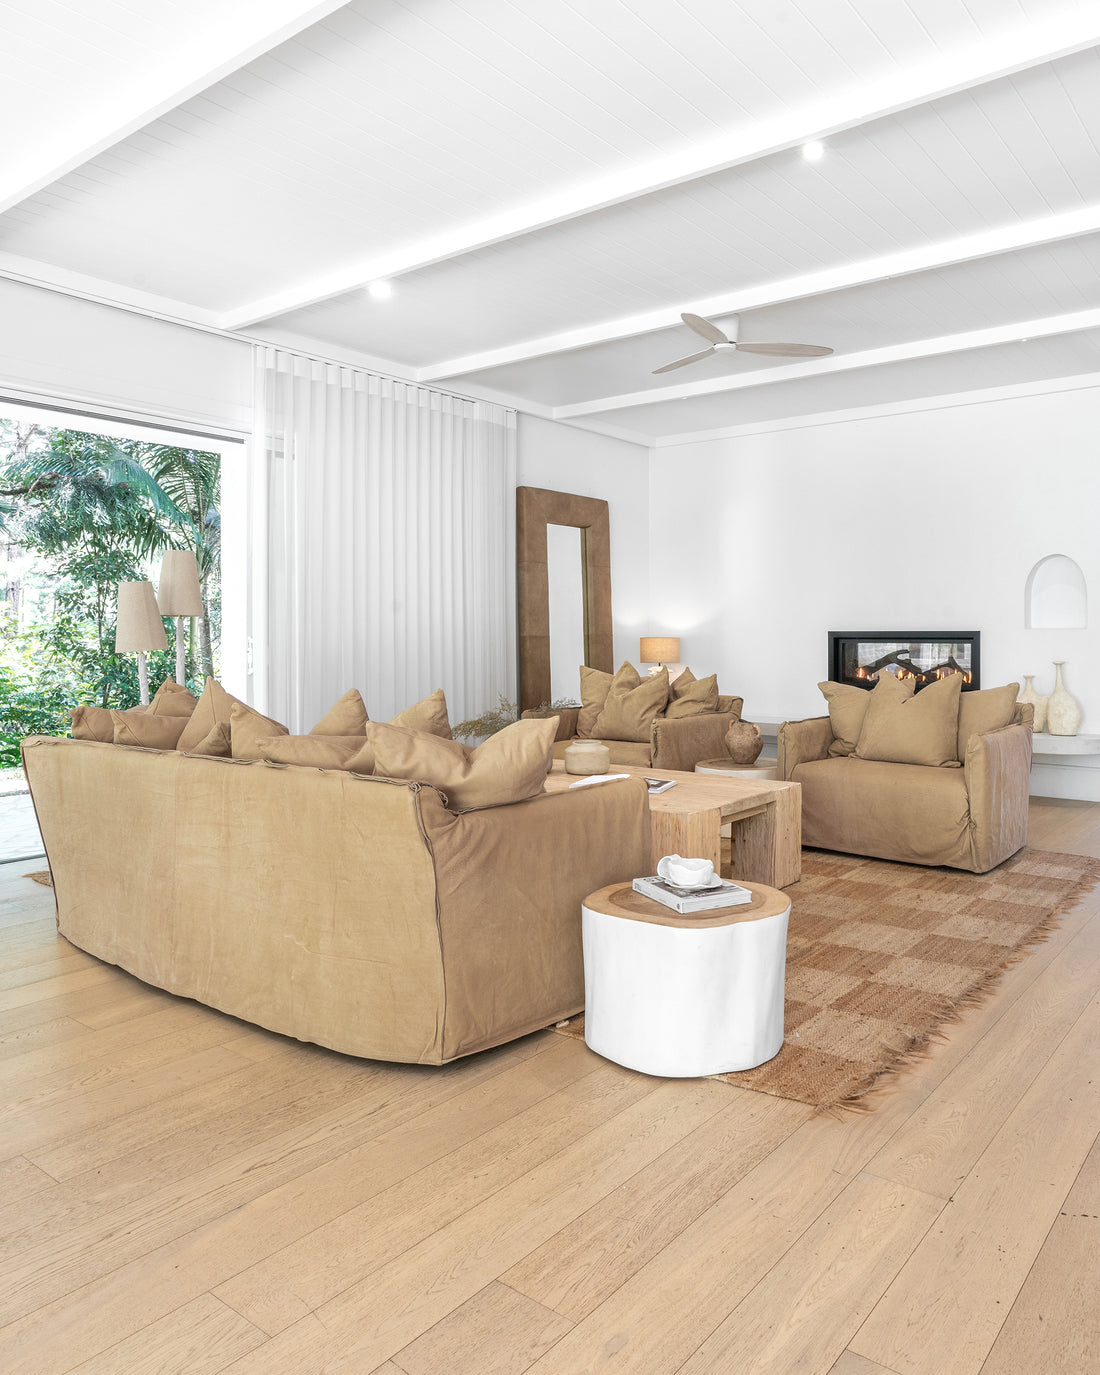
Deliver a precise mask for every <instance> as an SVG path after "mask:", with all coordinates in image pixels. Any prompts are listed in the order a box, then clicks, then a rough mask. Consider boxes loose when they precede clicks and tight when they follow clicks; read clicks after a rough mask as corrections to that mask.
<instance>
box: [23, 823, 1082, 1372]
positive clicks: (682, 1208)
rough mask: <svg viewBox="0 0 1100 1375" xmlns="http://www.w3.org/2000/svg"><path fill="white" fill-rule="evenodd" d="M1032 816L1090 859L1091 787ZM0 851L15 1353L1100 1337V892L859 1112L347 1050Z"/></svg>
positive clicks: (840, 1356) (561, 1065)
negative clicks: (181, 989)
mask: <svg viewBox="0 0 1100 1375" xmlns="http://www.w3.org/2000/svg"><path fill="white" fill-rule="evenodd" d="M1031 839H1032V843H1033V844H1034V845H1038V846H1041V847H1044V848H1047V849H1055V850H1058V849H1062V850H1069V851H1075V852H1078V853H1087V854H1093V855H1098V856H1100V805H1093V804H1089V803H1079V802H1056V801H1049V802H1048V801H1036V802H1034V803H1033V805H1032V832H1031ZM33 867H35V866H34V865H33V864H19V865H14V866H12V865H8V866H0V1081H2V1083H3V1089H4V1092H3V1095H2V1098H0V1213H2V1221H0V1370H2V1371H3V1372H4V1375H65V1373H66V1372H68V1373H69V1375H171V1373H172V1372H179V1375H218V1373H219V1372H231V1373H232V1375H321V1373H322V1372H324V1375H369V1372H377V1373H378V1375H401V1372H405V1375H467V1372H468V1373H469V1375H520V1372H525V1371H530V1372H533V1375H583V1373H584V1372H597V1371H599V1372H632V1373H633V1375H666V1373H667V1375H672V1372H676V1371H680V1372H685V1375H703V1372H715V1373H716V1375H755V1373H756V1372H768V1375H786V1373H787V1372H794V1371H798V1372H806V1373H807V1375H891V1373H893V1375H911V1373H914V1375H979V1372H980V1375H1046V1373H1047V1372H1057V1373H1058V1375H1062V1373H1063V1372H1064V1375H1087V1373H1088V1372H1096V1371H1098V1370H1100V1337H1098V1333H1100V1320H1098V1318H1100V1315H1098V1311H1097V1301H1096V1292H1097V1290H1096V1280H1097V1255H1098V1252H1100V1220H1098V1218H1100V1147H1098V1145H1097V1131H1098V1128H1100V1094H1098V1093H1097V1091H1096V1085H1095V1082H1094V1081H1095V1078H1096V1068H1097V1064H1098V1063H1100V1059H1098V1051H1100V894H1094V895H1092V896H1090V897H1088V898H1086V899H1084V900H1083V901H1082V902H1081V903H1080V904H1079V905H1078V907H1077V908H1076V909H1075V910H1074V911H1072V912H1071V913H1069V914H1068V915H1067V916H1066V917H1065V918H1064V920H1063V921H1062V923H1061V926H1060V928H1059V930H1058V931H1057V932H1056V934H1055V935H1054V936H1053V937H1052V938H1051V939H1049V940H1048V941H1046V942H1045V943H1044V944H1042V945H1039V946H1037V947H1036V948H1035V949H1034V951H1033V952H1032V953H1031V954H1030V955H1029V956H1028V957H1027V958H1025V959H1023V960H1022V961H1020V962H1019V963H1017V964H1016V965H1014V966H1013V967H1012V968H1011V969H1010V970H1009V971H1008V972H1007V973H1006V975H1005V977H1004V979H1003V981H1002V982H1001V984H1000V985H999V986H998V988H997V990H996V992H995V993H994V994H993V995H992V996H991V997H990V998H989V999H988V1000H987V1001H986V1002H984V1003H983V1004H982V1005H981V1006H980V1007H978V1008H975V1009H973V1010H971V1011H969V1012H968V1013H967V1014H966V1015H965V1017H964V1018H963V1020H962V1021H960V1022H958V1023H957V1024H955V1025H953V1026H951V1027H949V1028H948V1029H947V1031H946V1034H945V1036H944V1038H943V1040H942V1042H941V1043H939V1044H937V1045H936V1047H935V1048H934V1050H933V1052H932V1054H931V1055H930V1056H929V1057H928V1058H927V1059H924V1060H922V1061H921V1062H919V1063H918V1064H917V1065H915V1066H914V1067H913V1068H911V1069H910V1070H908V1071H906V1072H905V1073H904V1074H903V1075H901V1076H900V1077H899V1078H898V1079H897V1080H896V1081H895V1082H894V1083H893V1084H892V1086H891V1087H890V1088H889V1090H888V1091H886V1092H882V1093H879V1094H878V1095H876V1096H875V1098H874V1099H873V1100H872V1104H873V1106H872V1109H871V1110H870V1111H867V1112H863V1113H858V1114H853V1115H848V1116H846V1117H843V1118H839V1119H838V1118H833V1117H828V1116H815V1115H814V1114H813V1113H812V1112H811V1111H810V1110H809V1109H808V1108H806V1107H804V1106H803V1105H801V1104H798V1103H791V1102H786V1101H783V1100H781V1099H777V1098H769V1097H768V1096H766V1095H764V1094H758V1093H752V1092H750V1091H748V1090H744V1089H735V1088H731V1087H729V1086H728V1085H726V1084H722V1083H719V1082H715V1081H712V1080H688V1081H673V1080H660V1079H652V1078H648V1077H646V1076H644V1075H641V1074H636V1073H632V1072H630V1071H628V1070H625V1069H621V1068H619V1067H617V1066H615V1065H612V1064H609V1063H608V1062H607V1061H605V1060H601V1059H600V1058H599V1057H598V1056H596V1055H594V1054H593V1053H592V1052H590V1051H589V1050H588V1049H587V1048H586V1047H585V1046H584V1044H583V1043H581V1042H577V1041H573V1040H569V1039H567V1038H565V1037H562V1036H558V1035H555V1034H554V1033H553V1032H549V1031H547V1032H541V1033H539V1034H538V1035H535V1036H532V1037H528V1038H527V1039H526V1040H524V1041H521V1042H518V1043H516V1044H513V1045H511V1046H508V1047H504V1048H501V1049H500V1050H497V1051H493V1052H489V1053H487V1054H484V1055H481V1056H478V1057H475V1058H474V1059H471V1060H467V1061H463V1062H460V1063H457V1064H454V1065H450V1066H447V1067H445V1068H443V1069H426V1068H417V1067H409V1066H394V1065H382V1064H377V1063H371V1062H364V1061H355V1060H351V1059H347V1058H344V1057H342V1056H339V1055H336V1054H332V1053H329V1052H326V1051H322V1050H319V1049H317V1048H315V1047H310V1046H303V1045H299V1044H298V1043H296V1042H291V1041H288V1040H286V1039H284V1038H282V1037H279V1036H273V1035H270V1034H268V1033H265V1032H262V1031H259V1030H257V1029H255V1028H252V1027H249V1026H247V1025H246V1024H244V1023H242V1022H237V1021H234V1020H233V1019H232V1018H229V1017H224V1016H221V1015H220V1014H218V1013H215V1012H212V1011H210V1010H208V1009H206V1008H202V1007H200V1006H198V1005H196V1004H194V1003H188V1002H182V1001H178V1000H176V999H173V998H171V997H169V996H168V995H167V994H164V993H160V992H158V991H156V990H154V989H151V988H148V987H146V986H145V985H143V984H141V983H139V982H138V981H137V980H135V979H133V978H131V977H129V976H128V975H126V974H123V973H120V972H119V971H118V970H116V969H113V968H111V967H109V966H107V965H103V964H100V963H99V962H98V961H97V960H94V959H92V958H90V957H89V956H87V955H84V954H82V953H81V952H80V951H77V950H74V949H73V948H72V947H71V946H69V945H68V944H67V943H66V942H65V941H64V940H62V939H60V938H58V937H57V935H56V934H55V931H54V924H53V901H52V894H51V892H50V890H49V889H47V888H43V887H41V886H38V885H36V884H34V883H32V882H31V881H30V880H28V879H26V878H24V877H23V873H24V872H25V871H26V870H28V869H29V868H33Z"/></svg>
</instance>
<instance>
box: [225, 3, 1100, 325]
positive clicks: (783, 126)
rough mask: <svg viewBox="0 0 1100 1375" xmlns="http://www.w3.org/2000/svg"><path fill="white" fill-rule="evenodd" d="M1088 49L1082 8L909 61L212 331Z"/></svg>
mask: <svg viewBox="0 0 1100 1375" xmlns="http://www.w3.org/2000/svg"><path fill="white" fill-rule="evenodd" d="M1097 44H1100V22H1098V20H1097V16H1096V14H1095V13H1089V12H1088V11H1087V10H1086V11H1084V12H1082V13H1081V14H1079V15H1067V16H1065V17H1063V18H1060V19H1057V20H1047V19H1044V20H1043V22H1042V25H1041V32H1040V33H1035V32H1032V31H1029V30H1027V29H1023V30H1020V31H1018V32H1016V33H1013V34H1010V35H1006V36H1005V37H1004V38H1002V39H1000V40H998V41H994V42H989V41H983V42H981V43H980V44H979V43H975V44H974V45H972V46H970V47H968V48H965V49H960V50H959V51H957V52H954V53H947V54H939V55H937V57H936V59H935V61H929V62H923V63H916V64H914V65H913V66H912V67H910V68H909V69H908V70H906V71H903V72H895V73H892V74H891V75H890V76H889V77H883V78H882V79H881V80H879V81H868V82H860V83H858V84H857V85H856V86H855V87H853V88H852V89H850V90H846V91H843V92H839V93H837V94H836V95H834V96H832V97H830V98H828V99H826V100H822V101H818V102H816V103H814V104H811V105H805V106H803V107H801V108H800V109H798V110H793V111H790V112H788V113H786V114H784V115H781V116H777V117H775V118H773V119H769V120H760V121H756V122H754V123H753V124H752V125H751V126H750V127H748V128H736V129H733V130H730V131H729V132H727V133H726V134H724V135H721V136H720V137H718V138H714V139H708V140H706V141H703V142H693V143H691V144H687V145H684V146H683V147H681V148H678V149H677V150H675V151H674V152H671V153H666V154H663V155H661V156H660V157H656V158H649V159H646V160H644V161H642V162H635V163H632V164H631V165H630V166H628V167H623V168H620V169H618V170H615V171H609V172H605V173H601V174H600V176H598V177H596V178H594V179H592V180H590V181H585V182H580V183H577V184H575V185H573V186H567V187H563V188H561V189H560V190H559V191H557V192H555V193H554V194H553V195H550V196H544V197H540V198H539V199H537V200H533V201H528V202H526V203H525V204H522V205H516V206H512V207H510V208H509V209H507V210H504V211H502V212H500V213H498V214H496V215H491V216H487V217H486V218H484V219H481V220H476V221H474V222H472V223H467V224H462V225H456V226H453V227H451V228H449V229H447V230H445V231H444V232H442V233H439V234H434V235H429V236H427V237H425V238H423V239H420V240H418V241H416V242H413V243H406V244H402V245H400V246H399V247H396V248H393V249H390V250H387V251H384V252H382V253H378V254H375V255H373V256H367V257H363V258H361V259H359V260H358V261H356V262H353V263H349V264H348V265H346V266H345V267H343V268H341V269H339V270H337V271H335V272H329V273H325V274H324V275H322V276H319V277H314V278H310V279H307V280H305V281H302V282H299V283H297V284H296V285H295V286H292V287H289V288H287V289H286V290H284V291H280V292H276V293H274V294H273V295H270V296H266V297H263V298H262V299H259V300H255V301H252V302H250V303H249V304H247V305H243V306H241V307H239V308H237V309H235V310H230V311H227V312H226V313H225V314H224V315H223V317H222V326H223V328H225V329H231V330H232V329H243V328H245V327H246V326H248V325H254V324H257V323H259V321H261V320H268V319H271V318H272V317H273V316H276V315H284V314H286V313H288V312H289V311H293V310H300V309H302V308H303V307H305V306H310V305H316V304H318V303H319V302H321V301H327V300H331V299H332V298H333V297H335V296H342V295H343V294H344V293H345V292H348V291H354V290H356V289H358V288H360V287H364V286H366V285H367V284H368V283H369V282H373V281H380V280H393V279H394V278H395V277H400V276H403V275H405V274H406V273H409V272H416V271H418V270H420V269H423V268H427V267H431V266H433V265H435V264H436V263H442V262H447V261H449V260H450V259H453V258H458V257H462V256H463V255H465V254H468V253H476V252H477V251H478V250H479V249H483V248H489V247H492V245H494V244H499V243H504V242H506V241H507V240H509V239H515V238H520V237H522V236H523V235H525V234H532V233H535V232H536V231H538V230H540V229H547V228H550V227H551V226H553V225H556V224H563V223H564V222H566V221H567V220H572V219H577V218H579V217H580V216H583V215H588V214H591V213H592V212H593V211H597V210H604V209H607V208H608V207H609V206H612V205H621V204H623V203H624V202H626V201H631V200H636V199H637V198H638V197H641V196H647V195H650V194H652V193H653V192H656V191H663V190H666V189H667V188H668V187H670V186H680V185H683V184H684V183H685V182H689V181H695V180H697V179H698V178H700V177H707V176H712V175H714V174H716V173H719V172H727V171H729V170H730V169H731V168H733V167H738V166H741V165H743V164H745V163H748V162H754V161H756V160H758V159H759V158H764V157H769V156H771V155H772V154H774V153H780V152H784V151H786V150H789V149H791V148H797V147H800V146H801V145H802V144H803V143H806V142H807V141H809V140H810V139H826V138H829V137H830V136H831V135H833V134H837V133H840V132H842V131H843V130H845V129H852V128H855V127H857V126H858V125H861V124H867V123H870V122H871V121H872V120H876V119H881V118H883V117H885V116H887V115H892V114H897V113H898V112H899V111H901V110H908V109H912V108H914V107H915V106H919V105H926V104H927V103H928V102H929V101H932V100H937V99H940V98H941V97H944V96H949V95H954V94H955V93H956V92H958V91H961V90H968V89H971V88H972V87H975V86H981V85H985V84H986V83H987V82H990V81H996V80H998V79H999V78H1001V77H1005V76H1011V75H1013V74H1015V73H1017V72H1021V71H1026V70H1027V69H1028V68H1030V67H1035V66H1039V65H1041V64H1042V63H1044V62H1052V61H1054V60H1056V59H1057V58H1060V57H1066V56H1068V55H1069V54H1071V53H1075V52H1081V51H1082V50H1084V49H1086V48H1093V47H1096V46H1097Z"/></svg>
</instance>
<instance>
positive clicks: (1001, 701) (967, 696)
mask: <svg viewBox="0 0 1100 1375" xmlns="http://www.w3.org/2000/svg"><path fill="white" fill-rule="evenodd" d="M1019 695H1020V684H1019V683H1008V684H1006V686H1005V687H997V688H983V689H982V690H981V691H980V692H964V693H963V694H962V696H961V697H960V698H959V758H960V759H965V758H966V747H967V745H968V744H969V743H970V737H971V736H972V735H984V734H985V733H986V731H991V730H1001V729H1002V727H1004V726H1009V725H1011V724H1012V718H1013V717H1014V716H1015V715H1016V698H1017V697H1018V696H1019Z"/></svg>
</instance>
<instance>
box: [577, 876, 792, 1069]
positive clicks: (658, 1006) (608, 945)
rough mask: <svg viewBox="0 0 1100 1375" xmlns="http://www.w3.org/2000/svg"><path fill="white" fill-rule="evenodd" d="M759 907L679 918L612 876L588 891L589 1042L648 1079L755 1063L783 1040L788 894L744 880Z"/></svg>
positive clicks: (584, 920) (585, 927)
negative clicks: (609, 881)
mask: <svg viewBox="0 0 1100 1375" xmlns="http://www.w3.org/2000/svg"><path fill="white" fill-rule="evenodd" d="M743 886H744V887H746V888H750V889H751V890H752V895H753V897H752V902H751V903H744V904H743V905H741V906H739V907H720V908H716V909H713V910H711V911H709V912H703V913H700V914H699V915H697V916H680V915H679V914H678V913H676V912H673V911H672V910H671V909H669V908H667V907H663V906H662V905H661V904H660V903H659V902H654V901H652V899H650V898H646V897H643V896H642V895H641V894H640V893H636V892H635V891H634V889H633V888H631V887H630V885H629V884H624V883H613V884H610V885H609V886H608V887H607V888H601V889H600V890H599V892H597V893H592V894H591V895H590V896H589V897H587V898H585V900H584V904H583V906H582V908H581V921H582V929H583V939H584V996H585V1009H584V1039H585V1041H586V1042H587V1044H588V1046H589V1048H590V1049H592V1050H594V1051H595V1052H596V1053H597V1055H602V1056H604V1058H605V1059H608V1060H614V1061H615V1063H616V1064H620V1065H625V1066H626V1067H627V1068H628V1069H636V1070H641V1071H642V1073H643V1074H657V1075H664V1076H667V1077H668V1078H696V1077H698V1076H701V1075H707V1074H724V1073H727V1072H729V1071H731V1070H741V1069H752V1068H753V1067H754V1066H756V1065H761V1064H763V1063H764V1061H765V1060H770V1059H771V1058H772V1057H773V1056H775V1055H778V1054H779V1051H780V1048H781V1047H782V1045H783V990H784V983H785V978H784V975H785V964H786V954H787V920H788V918H789V916H790V912H791V904H790V899H789V898H788V897H787V896H786V894H785V893H781V892H778V891H777V890H776V889H775V888H768V887H765V886H764V885H763V884H760V883H745V884H743Z"/></svg>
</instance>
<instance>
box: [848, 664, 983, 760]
mask: <svg viewBox="0 0 1100 1375" xmlns="http://www.w3.org/2000/svg"><path fill="white" fill-rule="evenodd" d="M892 676H893V675H891V674H887V675H885V676H884V677H883V678H880V679H879V681H878V685H877V686H876V687H875V688H874V690H873V691H872V692H871V694H870V696H871V700H870V701H869V702H868V704H867V715H866V717H864V721H863V729H862V730H861V731H860V733H859V744H858V745H857V746H856V748H855V751H854V753H855V757H856V758H857V759H878V760H884V761H888V762H891V763H894V764H927V765H930V766H933V767H939V768H956V769H957V768H958V767H959V759H958V754H957V751H958V747H959V693H960V691H961V689H962V675H961V674H959V673H952V674H951V676H950V677H948V678H941V679H940V680H939V681H938V682H935V683H930V684H929V686H928V687H926V688H924V689H923V691H921V692H919V693H917V694H916V695H915V696H914V695H913V682H912V679H908V680H902V681H901V682H899V683H898V684H897V686H896V687H894V688H887V690H886V691H885V692H884V691H883V690H882V689H883V684H884V682H885V681H886V678H888V677H892ZM905 688H907V689H908V691H907V692H903V691H902V689H905Z"/></svg>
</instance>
